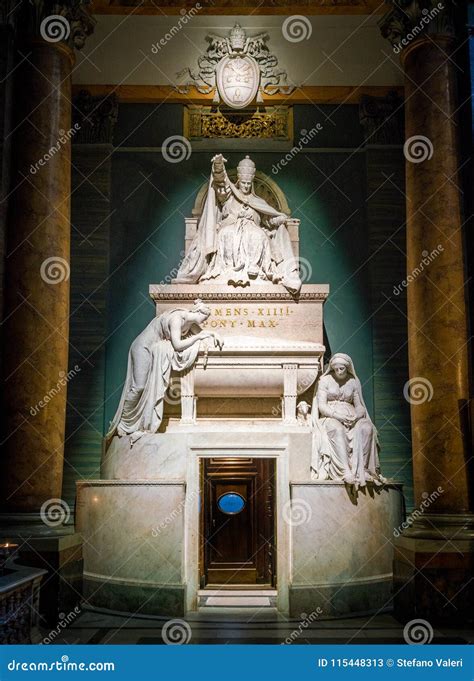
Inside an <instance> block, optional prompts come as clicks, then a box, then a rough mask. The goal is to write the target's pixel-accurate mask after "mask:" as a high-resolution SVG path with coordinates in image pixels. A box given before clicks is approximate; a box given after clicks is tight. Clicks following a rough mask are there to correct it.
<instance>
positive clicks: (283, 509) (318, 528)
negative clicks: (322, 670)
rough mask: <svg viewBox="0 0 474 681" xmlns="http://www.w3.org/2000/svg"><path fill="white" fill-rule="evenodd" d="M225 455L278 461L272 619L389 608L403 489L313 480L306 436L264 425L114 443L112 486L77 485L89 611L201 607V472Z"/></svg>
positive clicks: (302, 429)
mask: <svg viewBox="0 0 474 681" xmlns="http://www.w3.org/2000/svg"><path fill="white" fill-rule="evenodd" d="M230 455H231V456H232V457H234V458H235V457H244V458H254V457H265V458H274V459H275V464H276V485H275V517H276V527H275V530H276V545H277V561H276V562H277V565H276V575H277V597H276V600H277V607H278V609H279V611H280V612H282V613H284V614H285V615H288V613H290V614H291V615H292V616H295V617H300V615H301V613H302V612H306V613H308V614H309V613H311V612H313V611H314V610H316V608H317V607H320V608H321V611H322V615H321V617H326V618H328V617H346V616H348V615H351V614H356V613H367V612H375V611H377V610H380V609H384V608H389V607H390V605H391V580H392V563H393V545H392V541H393V536H394V530H395V529H397V528H399V526H400V523H401V522H402V519H403V518H402V508H403V499H402V493H401V487H400V486H399V485H396V484H389V485H386V486H385V487H384V488H383V489H379V490H376V489H375V488H374V487H372V486H370V487H368V488H367V489H366V490H365V491H359V492H358V493H357V494H353V493H351V490H350V489H349V488H347V487H346V486H345V485H344V484H343V483H338V482H312V481H310V480H308V477H309V470H310V458H311V433H310V431H309V428H308V427H306V426H288V427H287V428H283V426H282V425H280V426H279V427H278V428H275V427H271V424H268V423H264V422H262V423H257V422H254V423H250V422H245V423H241V424H239V425H238V424H235V427H234V428H233V429H232V430H231V431H229V423H228V422H223V423H221V424H219V423H213V424H206V425H204V424H201V425H200V426H196V425H195V426H192V425H189V426H187V427H180V426H176V428H175V429H173V432H169V433H166V434H157V435H146V436H144V437H143V438H141V439H140V440H138V442H136V443H135V444H134V445H133V447H131V448H130V444H129V441H128V438H114V439H113V441H112V443H111V446H110V448H109V450H108V451H107V454H106V456H105V458H104V460H103V463H102V475H103V476H105V475H107V476H108V477H109V479H108V480H106V479H103V480H89V481H82V482H79V483H78V492H77V512H76V519H77V527H78V531H79V532H80V533H81V534H82V536H83V539H84V583H85V598H86V600H87V601H88V602H89V603H90V604H91V605H96V606H98V607H106V608H110V609H112V610H119V611H122V612H142V613H147V614H153V615H169V616H180V615H182V614H183V613H185V612H187V611H192V610H195V609H196V608H197V607H198V589H199V588H200V580H199V574H200V572H199V551H200V545H201V544H200V525H199V517H200V510H201V509H200V503H199V502H200V499H202V494H201V492H200V485H201V475H200V471H201V465H202V461H203V459H204V458H208V457H212V458H213V459H216V458H219V457H223V458H225V457H229V456H230ZM140 476H141V477H140ZM112 478H115V479H112Z"/></svg>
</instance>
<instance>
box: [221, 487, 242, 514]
mask: <svg viewBox="0 0 474 681" xmlns="http://www.w3.org/2000/svg"><path fill="white" fill-rule="evenodd" d="M217 506H218V507H219V511H222V513H227V514H228V515H235V514H236V513H240V511H242V510H243V509H244V508H245V499H244V498H243V497H242V496H240V494H237V492H227V494H223V495H222V496H221V497H219V499H218V500H217Z"/></svg>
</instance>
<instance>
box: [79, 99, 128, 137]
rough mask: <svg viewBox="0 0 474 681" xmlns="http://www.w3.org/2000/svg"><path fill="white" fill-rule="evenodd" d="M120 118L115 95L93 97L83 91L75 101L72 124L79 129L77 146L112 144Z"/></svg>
mask: <svg viewBox="0 0 474 681" xmlns="http://www.w3.org/2000/svg"><path fill="white" fill-rule="evenodd" d="M117 118H118V100H117V97H116V95H115V94H111V95H108V96H107V97H93V96H92V95H91V93H90V92H89V90H81V91H80V92H79V93H78V94H77V95H76V97H74V100H73V109H72V122H73V124H74V125H76V128H77V129H78V132H77V134H76V135H75V136H74V139H73V142H74V143H75V144H112V139H113V133H114V128H115V123H116V122H117Z"/></svg>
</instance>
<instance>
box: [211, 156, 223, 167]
mask: <svg viewBox="0 0 474 681" xmlns="http://www.w3.org/2000/svg"><path fill="white" fill-rule="evenodd" d="M212 163H213V164H214V165H224V163H227V159H226V158H224V156H223V155H222V154H216V155H215V156H213V157H212Z"/></svg>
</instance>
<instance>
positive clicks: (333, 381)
mask: <svg viewBox="0 0 474 681" xmlns="http://www.w3.org/2000/svg"><path fill="white" fill-rule="evenodd" d="M312 422H313V449H312V460H311V469H312V470H311V474H312V478H313V479H317V480H342V481H344V482H345V483H347V484H349V485H354V486H355V487H356V488H359V487H365V486H366V484H367V483H368V482H372V483H374V484H375V485H382V484H383V483H384V482H385V478H384V477H383V476H382V475H381V473H380V464H379V455H378V449H379V446H378V438H377V431H376V429H375V426H374V424H373V423H372V421H371V420H370V418H369V415H368V412H367V408H366V406H365V403H364V398H363V396H362V386H361V383H360V381H359V379H358V378H357V375H356V372H355V369H354V364H353V362H352V360H351V358H350V357H349V355H346V354H344V353H342V352H340V353H337V354H335V355H333V357H331V360H330V362H329V366H328V368H327V369H326V371H325V372H324V373H323V374H322V376H321V378H320V379H319V383H318V387H317V390H316V393H315V396H314V400H313V409H312Z"/></svg>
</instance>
